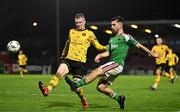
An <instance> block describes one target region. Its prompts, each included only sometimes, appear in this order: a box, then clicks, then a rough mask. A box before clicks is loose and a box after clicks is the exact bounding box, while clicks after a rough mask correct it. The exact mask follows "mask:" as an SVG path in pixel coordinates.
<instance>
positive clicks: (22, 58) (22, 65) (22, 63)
mask: <svg viewBox="0 0 180 112" xmlns="http://www.w3.org/2000/svg"><path fill="white" fill-rule="evenodd" d="M27 60H28V58H27V56H26V55H25V54H24V53H23V51H22V50H20V51H19V55H18V64H19V73H20V76H21V78H23V74H24V73H27V69H26V65H27Z"/></svg>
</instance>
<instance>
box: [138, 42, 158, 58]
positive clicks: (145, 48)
mask: <svg viewBox="0 0 180 112" xmlns="http://www.w3.org/2000/svg"><path fill="white" fill-rule="evenodd" d="M136 47H138V48H141V49H143V50H144V51H146V52H147V53H148V54H150V55H151V56H152V57H155V58H158V57H159V55H158V54H155V53H153V52H151V51H150V50H149V49H148V48H147V47H145V46H143V45H142V44H140V43H138V44H136Z"/></svg>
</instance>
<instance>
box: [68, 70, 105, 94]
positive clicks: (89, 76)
mask: <svg viewBox="0 0 180 112" xmlns="http://www.w3.org/2000/svg"><path fill="white" fill-rule="evenodd" d="M103 73H104V72H103V71H102V69H101V68H100V67H98V68H96V69H95V70H93V71H92V72H91V73H89V74H87V75H86V76H85V77H84V78H82V79H81V80H79V81H76V82H73V81H71V80H70V79H69V77H67V76H66V77H65V80H66V83H67V84H69V86H70V87H71V90H73V91H76V90H77V88H79V87H81V86H84V85H87V84H89V83H91V82H92V81H94V80H95V79H96V78H97V77H99V76H103V75H104V74H103Z"/></svg>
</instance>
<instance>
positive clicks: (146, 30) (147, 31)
mask: <svg viewBox="0 0 180 112" xmlns="http://www.w3.org/2000/svg"><path fill="white" fill-rule="evenodd" d="M144 31H145V32H146V33H151V32H152V31H151V30H150V29H145V30H144Z"/></svg>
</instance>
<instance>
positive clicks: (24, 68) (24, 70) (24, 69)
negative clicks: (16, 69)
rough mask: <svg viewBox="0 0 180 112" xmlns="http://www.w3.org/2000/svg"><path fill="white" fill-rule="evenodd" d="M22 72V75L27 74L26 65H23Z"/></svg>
mask: <svg viewBox="0 0 180 112" xmlns="http://www.w3.org/2000/svg"><path fill="white" fill-rule="evenodd" d="M23 72H24V73H27V68H26V65H24V67H23Z"/></svg>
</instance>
